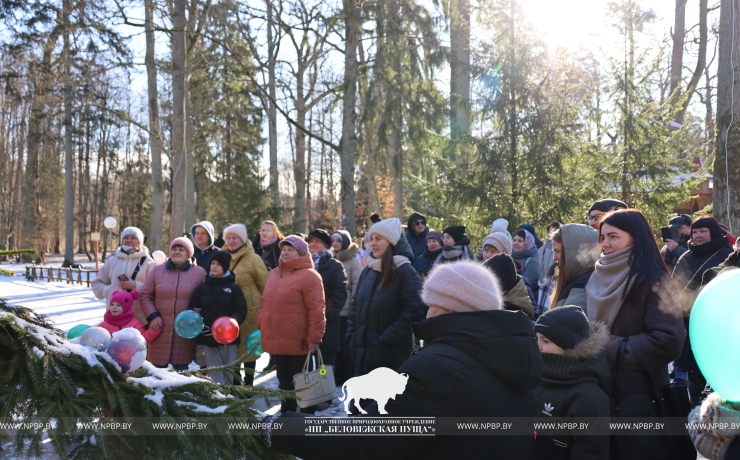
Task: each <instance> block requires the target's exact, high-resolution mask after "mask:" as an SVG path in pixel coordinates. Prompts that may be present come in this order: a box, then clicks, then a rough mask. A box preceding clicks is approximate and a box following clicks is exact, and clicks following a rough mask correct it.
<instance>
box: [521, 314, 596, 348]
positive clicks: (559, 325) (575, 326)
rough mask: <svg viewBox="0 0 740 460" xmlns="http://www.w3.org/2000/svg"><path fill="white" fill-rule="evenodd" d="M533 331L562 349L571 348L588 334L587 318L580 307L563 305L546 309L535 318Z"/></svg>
mask: <svg viewBox="0 0 740 460" xmlns="http://www.w3.org/2000/svg"><path fill="white" fill-rule="evenodd" d="M534 331H535V332H539V333H540V334H542V335H544V336H545V337H547V338H548V340H550V341H551V342H552V343H554V344H555V345H557V346H559V347H560V348H562V349H563V350H572V349H573V348H575V346H576V345H578V344H579V343H581V342H582V341H584V340H586V339H587V338H588V335H589V331H590V329H589V325H588V318H587V317H586V314H585V313H583V309H582V308H581V307H578V306H575V305H564V306H562V307H555V308H552V309H550V310H547V311H546V312H545V314H544V315H542V316H540V317H539V318H537V322H536V323H534Z"/></svg>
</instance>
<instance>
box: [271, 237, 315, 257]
mask: <svg viewBox="0 0 740 460" xmlns="http://www.w3.org/2000/svg"><path fill="white" fill-rule="evenodd" d="M284 244H289V245H291V246H293V247H294V248H295V249H296V251H298V254H300V256H301V257H303V256H305V255H306V254H308V245H307V244H306V241H304V240H303V238H299V237H297V236H295V235H290V236H286V237H285V239H284V240H282V241H280V243H278V246H279V247H280V249H283V245H284Z"/></svg>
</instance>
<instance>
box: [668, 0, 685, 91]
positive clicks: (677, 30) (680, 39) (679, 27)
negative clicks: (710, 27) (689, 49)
mask: <svg viewBox="0 0 740 460" xmlns="http://www.w3.org/2000/svg"><path fill="white" fill-rule="evenodd" d="M687 1H688V0H676V15H675V17H674V23H673V34H672V36H673V54H672V55H671V86H670V89H671V91H670V94H671V98H672V99H671V101H672V103H673V104H675V103H676V101H678V99H679V98H680V92H679V93H676V92H675V91H676V88H678V87H679V86H680V85H681V71H682V70H683V44H684V39H685V37H686V30H685V29H686V2H687Z"/></svg>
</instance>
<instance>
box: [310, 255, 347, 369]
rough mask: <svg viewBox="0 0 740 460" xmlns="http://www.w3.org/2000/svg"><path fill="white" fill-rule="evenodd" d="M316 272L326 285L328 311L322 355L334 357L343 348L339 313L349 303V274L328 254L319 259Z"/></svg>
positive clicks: (325, 296) (326, 312)
mask: <svg viewBox="0 0 740 460" xmlns="http://www.w3.org/2000/svg"><path fill="white" fill-rule="evenodd" d="M316 271H317V272H319V275H321V280H322V282H323V285H324V301H325V304H326V309H325V310H324V312H325V315H326V332H325V333H324V340H323V341H322V342H321V353H324V354H326V355H332V354H334V353H337V352H338V351H339V349H340V347H341V345H340V341H339V313H340V312H341V311H342V308H344V304H345V303H346V302H347V273H346V272H345V271H344V265H342V262H340V261H338V260H337V259H335V258H334V254H333V253H331V252H328V253H327V254H326V255H325V256H323V257H322V258H320V259H319V262H318V264H317V265H316Z"/></svg>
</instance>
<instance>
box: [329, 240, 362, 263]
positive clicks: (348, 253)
mask: <svg viewBox="0 0 740 460" xmlns="http://www.w3.org/2000/svg"><path fill="white" fill-rule="evenodd" d="M359 250H360V247H359V246H357V243H350V245H349V247H348V248H347V249H342V250H341V251H334V249H332V250H331V251H332V252H333V253H334V258H335V259H337V260H339V261H340V262H344V261H347V260H349V259H351V258H352V257H355V256H356V255H357V252H358V251H359Z"/></svg>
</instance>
